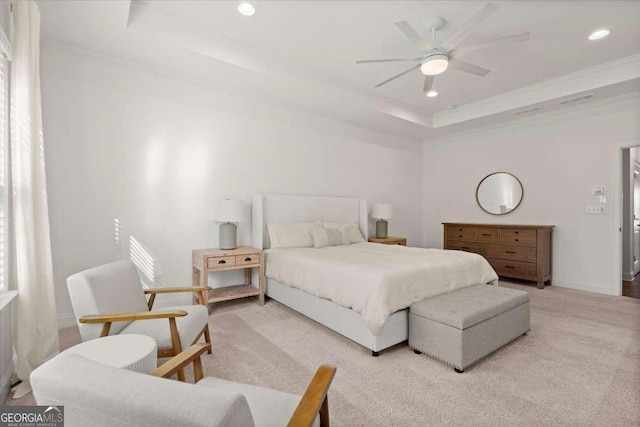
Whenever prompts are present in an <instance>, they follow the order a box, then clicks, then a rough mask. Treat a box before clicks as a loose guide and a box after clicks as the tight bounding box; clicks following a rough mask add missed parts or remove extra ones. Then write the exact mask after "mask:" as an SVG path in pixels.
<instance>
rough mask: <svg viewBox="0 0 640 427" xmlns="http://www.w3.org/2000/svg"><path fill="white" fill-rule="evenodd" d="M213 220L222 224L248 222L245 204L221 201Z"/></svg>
mask: <svg viewBox="0 0 640 427" xmlns="http://www.w3.org/2000/svg"><path fill="white" fill-rule="evenodd" d="M213 219H214V221H220V222H239V221H246V220H247V212H246V210H245V208H244V203H242V202H241V201H240V200H229V199H226V200H220V202H219V204H218V209H217V210H216V212H215V215H214V216H213Z"/></svg>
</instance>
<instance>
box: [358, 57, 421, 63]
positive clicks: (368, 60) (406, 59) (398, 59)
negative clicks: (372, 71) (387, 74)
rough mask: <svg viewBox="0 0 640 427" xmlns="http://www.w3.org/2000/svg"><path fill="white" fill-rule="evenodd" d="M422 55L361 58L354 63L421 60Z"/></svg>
mask: <svg viewBox="0 0 640 427" xmlns="http://www.w3.org/2000/svg"><path fill="white" fill-rule="evenodd" d="M421 60H422V56H419V57H418V58H388V59H361V60H359V61H356V64H373V63H376V62H403V61H421Z"/></svg>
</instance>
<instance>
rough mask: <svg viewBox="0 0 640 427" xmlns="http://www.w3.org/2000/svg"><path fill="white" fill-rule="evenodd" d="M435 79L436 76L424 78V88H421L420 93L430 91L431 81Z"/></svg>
mask: <svg viewBox="0 0 640 427" xmlns="http://www.w3.org/2000/svg"><path fill="white" fill-rule="evenodd" d="M435 79H436V76H424V86H423V88H422V92H424V93H426V92H429V91H430V90H431V88H432V87H433V81H434V80H435Z"/></svg>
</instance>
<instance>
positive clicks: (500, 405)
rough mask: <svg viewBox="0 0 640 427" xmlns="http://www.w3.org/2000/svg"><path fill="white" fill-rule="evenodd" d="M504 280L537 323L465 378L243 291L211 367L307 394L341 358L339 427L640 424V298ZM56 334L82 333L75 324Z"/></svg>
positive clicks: (69, 341) (225, 316)
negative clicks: (522, 294)
mask: <svg viewBox="0 0 640 427" xmlns="http://www.w3.org/2000/svg"><path fill="white" fill-rule="evenodd" d="M501 285H503V286H508V287H512V288H515V289H521V290H524V291H527V292H529V293H530V294H531V324H532V330H531V332H530V333H529V335H527V336H525V337H521V338H518V339H517V340H515V341H513V342H512V343H511V344H509V345H507V346H506V347H504V348H502V349H500V350H498V351H497V352H495V353H493V354H492V355H490V356H488V357H487V358H485V359H483V360H481V361H480V362H478V363H477V364H476V365H474V366H472V367H470V368H469V369H467V370H466V371H465V372H464V373H463V374H456V373H455V372H454V371H453V369H451V368H450V367H447V366H445V365H444V364H441V363H439V362H437V361H435V360H433V359H430V358H429V357H428V356H425V355H416V354H414V353H413V351H412V350H411V349H410V348H409V347H408V346H407V345H406V344H399V345H397V346H395V347H393V348H391V349H388V350H385V351H383V352H381V354H380V357H377V358H374V357H372V356H371V355H370V351H369V350H367V349H365V348H364V347H361V346H360V345H358V344H355V343H353V342H351V341H350V340H348V339H346V338H344V337H342V336H341V335H339V334H337V333H335V332H333V331H330V330H329V329H327V328H325V327H323V326H321V325H319V324H317V323H315V322H314V321H312V320H310V319H308V318H306V317H304V316H302V315H300V314H298V313H296V312H294V311H293V310H290V309H289V308H287V307H285V306H283V305H281V304H279V303H277V302H275V301H273V300H269V301H268V302H267V304H266V305H265V306H264V307H260V306H258V305H257V304H256V302H255V301H256V300H255V299H245V300H238V301H233V302H228V303H224V304H219V305H216V308H215V309H214V310H213V312H212V314H211V316H210V318H211V321H210V326H211V329H212V338H213V347H214V353H213V355H205V357H204V358H203V364H204V370H205V375H208V376H214V377H219V378H224V379H229V380H233V381H240V382H246V383H251V384H256V385H260V386H265V387H270V388H274V389H278V390H282V391H286V392H291V393H297V394H302V393H303V392H304V389H305V387H306V385H307V383H308V381H309V380H310V379H311V376H312V375H313V372H314V370H315V368H316V367H317V366H318V365H320V364H321V363H331V364H334V365H336V366H337V368H338V370H337V374H336V377H335V379H334V381H333V384H332V387H331V390H330V393H329V396H330V400H329V401H330V405H329V406H330V413H331V421H332V425H336V426H442V425H455V426H522V425H531V426H533V425H535V426H540V425H543V426H556V425H557V426H603V425H607V426H637V425H640V300H637V299H632V298H626V297H610V296H605V295H599V294H594V293H588V292H580V291H573V290H569V289H563V288H558V287H554V286H551V287H547V288H545V289H544V290H540V289H537V288H536V287H534V286H530V285H520V284H514V283H507V282H504V281H502V282H501ZM60 338H61V345H62V347H63V348H65V347H68V346H70V345H73V344H74V343H77V342H79V340H80V338H79V334H78V332H77V329H75V328H72V329H66V330H63V331H61V333H60ZM5 404H34V402H33V398H32V397H31V395H29V396H27V397H25V398H22V399H19V400H11V399H8V400H7V402H5Z"/></svg>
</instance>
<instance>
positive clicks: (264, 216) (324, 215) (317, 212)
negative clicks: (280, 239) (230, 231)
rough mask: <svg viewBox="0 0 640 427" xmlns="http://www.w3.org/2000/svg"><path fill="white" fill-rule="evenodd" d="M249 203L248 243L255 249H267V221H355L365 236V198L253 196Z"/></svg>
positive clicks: (268, 242)
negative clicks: (250, 204)
mask: <svg viewBox="0 0 640 427" xmlns="http://www.w3.org/2000/svg"><path fill="white" fill-rule="evenodd" d="M251 201H252V226H251V227H252V229H251V231H252V232H251V241H252V246H253V247H256V248H259V249H268V248H269V247H270V241H269V233H267V228H266V227H267V222H310V221H317V220H322V221H328V222H357V223H358V226H359V228H360V232H361V233H362V235H363V236H364V238H365V239H366V238H367V237H368V236H369V233H368V229H369V226H368V214H367V201H366V200H365V199H352V198H348V197H324V196H292V195H281V194H254V195H253V197H252V200H251Z"/></svg>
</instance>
